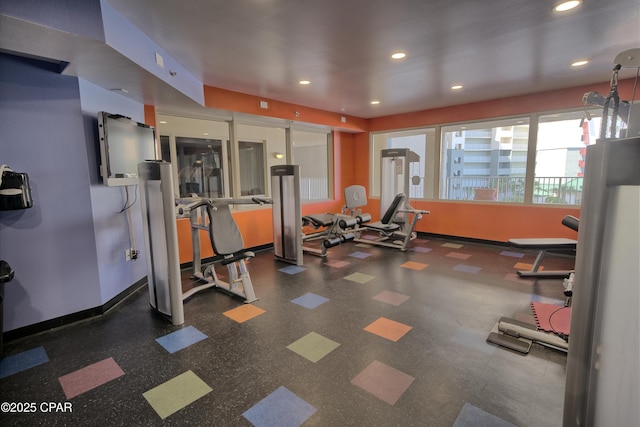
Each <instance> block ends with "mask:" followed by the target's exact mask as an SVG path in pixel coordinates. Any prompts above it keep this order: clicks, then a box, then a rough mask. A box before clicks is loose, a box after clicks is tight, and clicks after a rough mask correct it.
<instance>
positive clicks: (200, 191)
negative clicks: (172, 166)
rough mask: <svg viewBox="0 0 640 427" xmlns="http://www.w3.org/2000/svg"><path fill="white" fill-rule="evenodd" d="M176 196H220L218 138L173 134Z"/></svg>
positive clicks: (222, 192) (219, 148)
mask: <svg viewBox="0 0 640 427" xmlns="http://www.w3.org/2000/svg"><path fill="white" fill-rule="evenodd" d="M176 152H177V158H176V163H177V167H178V189H179V191H180V197H188V196H190V195H193V194H195V195H197V196H200V197H208V198H218V197H224V186H223V180H224V173H223V167H222V141H221V140H219V139H201V138H187V137H181V136H178V137H176Z"/></svg>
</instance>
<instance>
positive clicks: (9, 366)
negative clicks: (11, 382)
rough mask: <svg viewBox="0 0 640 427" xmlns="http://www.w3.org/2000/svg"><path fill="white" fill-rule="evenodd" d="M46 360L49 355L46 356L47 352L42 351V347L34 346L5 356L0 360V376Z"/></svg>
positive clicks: (25, 368)
mask: <svg viewBox="0 0 640 427" xmlns="http://www.w3.org/2000/svg"><path fill="white" fill-rule="evenodd" d="M48 361H49V357H48V356H47V352H46V351H44V347H36V348H34V349H31V350H27V351H23V352H22V353H18V354H14V355H13V356H7V357H5V358H4V359H2V360H0V378H4V377H8V376H9V375H13V374H17V373H18V372H22V371H24V370H27V369H29V368H33V367H34V366H38V365H42V364H43V363H47V362H48Z"/></svg>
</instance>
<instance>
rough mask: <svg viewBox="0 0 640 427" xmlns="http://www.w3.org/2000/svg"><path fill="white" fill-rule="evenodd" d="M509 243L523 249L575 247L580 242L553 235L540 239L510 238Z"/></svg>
mask: <svg viewBox="0 0 640 427" xmlns="http://www.w3.org/2000/svg"><path fill="white" fill-rule="evenodd" d="M509 244H510V245H511V246H515V247H516V248H522V249H575V248H576V246H577V244H578V242H577V241H576V240H571V239H565V238H563V237H551V238H539V239H535V238H534V239H509Z"/></svg>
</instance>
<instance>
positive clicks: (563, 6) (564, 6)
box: [553, 0, 582, 12]
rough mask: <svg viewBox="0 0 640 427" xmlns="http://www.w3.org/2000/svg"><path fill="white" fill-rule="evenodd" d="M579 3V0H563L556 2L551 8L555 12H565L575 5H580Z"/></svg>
mask: <svg viewBox="0 0 640 427" xmlns="http://www.w3.org/2000/svg"><path fill="white" fill-rule="evenodd" d="M580 3H582V1H581V0H569V1H563V2H561V3H558V4H557V5H556V6H555V7H554V8H553V10H555V11H556V12H566V11H567V10H571V9H575V8H576V7H578V6H580Z"/></svg>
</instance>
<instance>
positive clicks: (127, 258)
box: [124, 249, 132, 261]
mask: <svg viewBox="0 0 640 427" xmlns="http://www.w3.org/2000/svg"><path fill="white" fill-rule="evenodd" d="M131 252H132V251H131V249H127V250H126V251H124V260H125V261H131Z"/></svg>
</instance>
